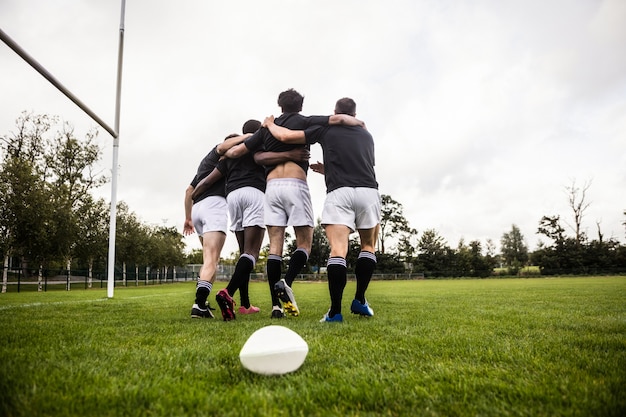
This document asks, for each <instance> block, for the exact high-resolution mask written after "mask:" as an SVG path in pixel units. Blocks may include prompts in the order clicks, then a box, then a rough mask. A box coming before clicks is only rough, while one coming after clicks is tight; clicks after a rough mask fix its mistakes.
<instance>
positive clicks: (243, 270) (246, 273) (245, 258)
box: [226, 253, 255, 297]
mask: <svg viewBox="0 0 626 417" xmlns="http://www.w3.org/2000/svg"><path fill="white" fill-rule="evenodd" d="M254 263H255V262H254V257H253V256H252V255H248V254H247V253H244V254H243V255H241V256H240V257H239V260H238V261H237V265H235V272H233V276H232V277H231V278H230V282H229V283H228V285H227V286H226V291H228V294H230V296H231V297H232V296H233V295H234V294H235V292H236V291H237V290H238V289H239V288H241V287H242V285H244V283H245V281H249V280H250V272H252V269H253V268H254Z"/></svg>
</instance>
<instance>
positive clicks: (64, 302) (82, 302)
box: [0, 293, 173, 311]
mask: <svg viewBox="0 0 626 417" xmlns="http://www.w3.org/2000/svg"><path fill="white" fill-rule="evenodd" d="M171 294H173V293H171ZM163 295H167V294H163V293H161V294H152V295H138V296H136V297H127V298H124V300H136V299H140V298H151V297H162V296H163ZM108 300H109V298H96V299H94V300H74V301H54V302H51V303H40V302H37V303H27V304H17V305H10V306H2V307H0V311H5V310H10V309H12V308H30V307H40V306H52V305H63V304H84V303H93V302H100V301H108Z"/></svg>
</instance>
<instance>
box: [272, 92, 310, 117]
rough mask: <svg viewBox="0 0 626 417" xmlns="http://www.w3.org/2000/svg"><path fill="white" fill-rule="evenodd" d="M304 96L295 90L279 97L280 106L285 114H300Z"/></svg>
mask: <svg viewBox="0 0 626 417" xmlns="http://www.w3.org/2000/svg"><path fill="white" fill-rule="evenodd" d="M303 102H304V96H303V95H302V94H300V93H298V92H297V91H296V90H294V89H293V88H290V89H289V90H286V91H283V92H282V93H280V94H279V95H278V106H279V107H280V108H281V109H282V111H283V113H299V112H301V111H302V103H303Z"/></svg>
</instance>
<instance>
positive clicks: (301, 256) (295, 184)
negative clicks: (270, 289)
mask: <svg viewBox="0 0 626 417" xmlns="http://www.w3.org/2000/svg"><path fill="white" fill-rule="evenodd" d="M281 202H282V204H283V208H284V210H285V212H286V213H287V224H288V225H292V226H293V229H294V232H295V235H296V250H295V251H294V252H293V253H292V254H291V256H290V257H289V258H290V259H289V265H288V267H287V272H286V273H285V278H284V279H282V280H280V281H279V282H278V283H277V284H276V285H275V286H274V291H275V293H276V295H277V296H278V297H279V298H280V299H281V301H282V302H283V308H284V310H285V312H286V313H288V314H289V315H291V316H298V315H300V310H299V309H298V304H297V303H296V298H295V296H294V292H293V290H292V288H291V286H292V285H293V281H294V280H295V279H296V276H297V275H298V274H299V273H300V272H301V271H302V268H304V266H305V265H306V263H307V261H308V260H309V253H310V252H311V245H312V243H313V224H314V223H313V221H314V220H313V203H312V202H311V193H310V192H309V186H308V184H307V183H306V181H303V180H300V179H291V180H289V181H287V182H285V183H284V187H283V189H282V199H281Z"/></svg>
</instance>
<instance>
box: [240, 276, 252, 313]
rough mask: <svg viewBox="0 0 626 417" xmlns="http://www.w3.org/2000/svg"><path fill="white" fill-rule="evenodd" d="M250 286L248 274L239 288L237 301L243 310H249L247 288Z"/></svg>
mask: <svg viewBox="0 0 626 417" xmlns="http://www.w3.org/2000/svg"><path fill="white" fill-rule="evenodd" d="M249 286H250V273H248V279H246V280H244V281H243V282H242V283H241V287H239V301H241V305H242V306H244V307H245V308H250V292H249V289H248V287H249Z"/></svg>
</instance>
